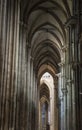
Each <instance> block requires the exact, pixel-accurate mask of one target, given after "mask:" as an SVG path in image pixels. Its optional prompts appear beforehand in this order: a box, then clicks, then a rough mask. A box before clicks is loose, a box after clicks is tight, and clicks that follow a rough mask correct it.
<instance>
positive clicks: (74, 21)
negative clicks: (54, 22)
mask: <svg viewBox="0 0 82 130" xmlns="http://www.w3.org/2000/svg"><path fill="white" fill-rule="evenodd" d="M76 24H77V17H76V16H71V17H70V18H69V19H68V20H67V21H66V23H65V27H70V26H74V25H76Z"/></svg>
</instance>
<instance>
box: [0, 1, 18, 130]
mask: <svg viewBox="0 0 82 130" xmlns="http://www.w3.org/2000/svg"><path fill="white" fill-rule="evenodd" d="M19 6H20V5H19V1H18V0H17V1H13V0H9V1H8V0H6V1H5V0H3V1H2V0H1V1H0V18H1V20H0V43H1V44H0V49H1V50H0V58H2V61H1V64H0V65H1V66H0V68H2V70H1V71H0V89H1V90H0V100H1V101H0V103H1V105H0V106H1V109H0V129H1V130H3V129H4V130H9V129H12V130H13V129H14V128H15V115H16V113H15V112H16V111H15V110H16V92H17V86H16V85H17V74H18V71H17V72H16V70H17V69H18V68H17V67H18V46H19V16H20V7H19ZM1 56H2V57H1Z"/></svg>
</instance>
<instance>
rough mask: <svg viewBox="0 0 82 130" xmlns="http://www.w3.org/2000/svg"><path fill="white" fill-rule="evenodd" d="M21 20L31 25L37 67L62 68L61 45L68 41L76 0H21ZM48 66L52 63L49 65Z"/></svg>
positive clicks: (42, 69) (39, 69)
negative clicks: (68, 26) (68, 28)
mask: <svg viewBox="0 0 82 130" xmlns="http://www.w3.org/2000/svg"><path fill="white" fill-rule="evenodd" d="M20 2H21V12H20V14H21V21H23V22H24V24H25V25H26V26H27V41H28V43H27V44H28V45H29V46H30V47H31V55H32V57H33V59H34V67H35V69H36V70H37V72H38V73H39V75H41V73H40V72H42V71H43V72H44V71H46V70H47V71H51V72H52V73H57V72H58V71H59V66H58V63H59V62H60V61H61V48H62V47H63V46H64V45H65V44H67V32H66V29H65V23H66V21H67V19H69V18H70V16H71V15H72V0H30V1H29V0H21V1H20ZM47 66H48V67H47Z"/></svg>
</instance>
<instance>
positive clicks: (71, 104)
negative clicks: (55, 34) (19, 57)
mask: <svg viewBox="0 0 82 130" xmlns="http://www.w3.org/2000/svg"><path fill="white" fill-rule="evenodd" d="M73 4H74V6H73V16H72V17H71V18H70V19H69V20H68V21H67V23H66V30H67V36H68V38H67V44H66V46H64V47H63V48H62V54H63V59H62V61H61V63H60V64H59V65H60V68H61V73H59V74H57V75H58V77H59V83H58V84H59V85H58V86H59V87H58V89H59V100H60V104H59V109H60V113H61V116H60V126H59V128H60V129H61V130H80V129H81V128H82V100H81V98H82V97H81V96H82V89H81V83H82V59H81V57H82V54H81V52H82V31H81V24H82V18H81V13H82V7H81V5H82V2H81V1H78V2H76V1H74V3H73ZM78 7H79V8H78ZM78 18H79V19H78Z"/></svg>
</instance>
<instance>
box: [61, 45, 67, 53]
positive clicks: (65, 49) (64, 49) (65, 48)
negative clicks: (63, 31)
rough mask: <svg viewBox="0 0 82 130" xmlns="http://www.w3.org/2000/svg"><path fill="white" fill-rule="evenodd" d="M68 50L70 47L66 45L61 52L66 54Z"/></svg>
mask: <svg viewBox="0 0 82 130" xmlns="http://www.w3.org/2000/svg"><path fill="white" fill-rule="evenodd" d="M68 48H69V47H68V45H65V46H62V48H61V50H62V51H63V52H66V51H67V50H68Z"/></svg>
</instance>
